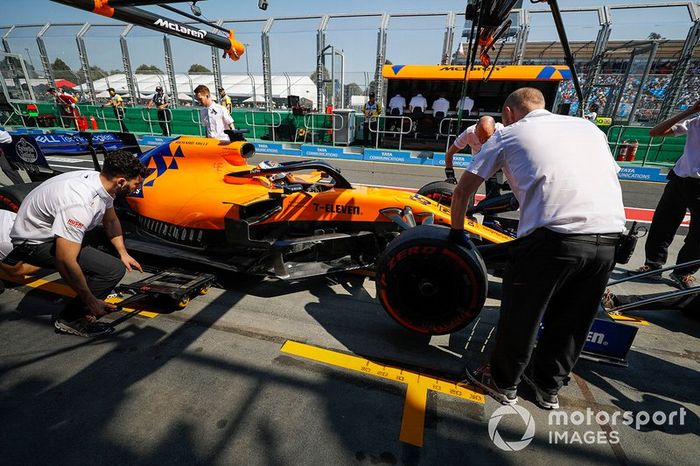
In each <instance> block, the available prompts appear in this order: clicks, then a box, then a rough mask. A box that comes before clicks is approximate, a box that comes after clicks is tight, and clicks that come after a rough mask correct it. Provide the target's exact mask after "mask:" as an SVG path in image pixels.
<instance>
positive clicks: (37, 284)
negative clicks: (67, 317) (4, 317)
mask: <svg viewBox="0 0 700 466" xmlns="http://www.w3.org/2000/svg"><path fill="white" fill-rule="evenodd" d="M0 280H5V281H8V282H13V283H17V284H19V285H22V286H26V287H28V288H34V289H37V290H41V291H46V292H48V293H53V294H58V295H61V296H67V297H69V298H74V297H75V291H73V289H72V288H71V287H70V286H68V285H65V284H63V283H57V282H52V281H49V280H44V279H43V278H34V277H32V276H29V275H25V276H24V277H22V278H18V277H10V276H9V275H7V274H5V273H4V272H2V271H0ZM105 301H106V302H108V303H112V304H117V303H119V302H121V301H122V299H121V298H107V299H105ZM133 310H134V309H133V308H128V307H125V308H124V311H127V312H130V311H133ZM139 315H140V316H143V317H148V318H151V319H152V318H154V317H156V316H158V315H159V314H158V313H157V312H149V311H141V312H139Z"/></svg>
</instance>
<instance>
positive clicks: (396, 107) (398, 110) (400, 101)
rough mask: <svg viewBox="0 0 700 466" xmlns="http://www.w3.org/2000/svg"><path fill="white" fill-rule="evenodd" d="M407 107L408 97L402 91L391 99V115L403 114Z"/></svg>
mask: <svg viewBox="0 0 700 466" xmlns="http://www.w3.org/2000/svg"><path fill="white" fill-rule="evenodd" d="M405 108H406V99H405V98H404V97H403V96H402V95H401V94H400V93H397V94H396V95H395V96H394V97H392V98H391V100H389V115H403V111H404V109H405Z"/></svg>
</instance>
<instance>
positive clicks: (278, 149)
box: [253, 142, 302, 155]
mask: <svg viewBox="0 0 700 466" xmlns="http://www.w3.org/2000/svg"><path fill="white" fill-rule="evenodd" d="M253 145H254V146H255V151H256V152H260V153H262V154H281V155H302V151H301V149H296V148H290V147H285V146H284V144H281V143H278V142H254V143H253Z"/></svg>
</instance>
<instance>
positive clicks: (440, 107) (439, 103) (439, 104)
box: [431, 95, 450, 116]
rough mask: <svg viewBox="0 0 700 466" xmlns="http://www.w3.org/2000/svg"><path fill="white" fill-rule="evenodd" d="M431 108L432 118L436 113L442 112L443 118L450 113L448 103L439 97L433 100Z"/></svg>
mask: <svg viewBox="0 0 700 466" xmlns="http://www.w3.org/2000/svg"><path fill="white" fill-rule="evenodd" d="M431 108H432V109H433V116H435V114H436V113H437V112H442V113H443V114H444V116H447V112H449V111H450V101H449V100H447V99H446V98H445V97H444V96H442V95H441V96H440V97H438V98H437V99H435V101H434V102H433V106H432V107H431Z"/></svg>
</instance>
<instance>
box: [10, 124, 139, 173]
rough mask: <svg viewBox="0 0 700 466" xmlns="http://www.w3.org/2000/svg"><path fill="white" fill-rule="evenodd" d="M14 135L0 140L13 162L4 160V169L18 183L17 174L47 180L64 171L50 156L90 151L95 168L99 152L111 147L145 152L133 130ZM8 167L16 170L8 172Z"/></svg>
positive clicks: (88, 152)
mask: <svg viewBox="0 0 700 466" xmlns="http://www.w3.org/2000/svg"><path fill="white" fill-rule="evenodd" d="M10 136H11V137H12V141H11V142H8V143H4V144H0V151H2V154H3V155H4V157H5V158H6V160H7V162H9V164H4V163H3V164H2V165H3V167H2V168H3V172H4V173H5V174H6V175H7V176H8V178H10V180H11V181H12V182H14V183H16V182H17V181H16V180H17V177H19V178H20V179H22V180H24V181H28V180H31V181H43V180H45V179H47V178H49V177H51V176H54V175H56V174H58V173H60V172H59V171H57V170H54V169H53V168H52V167H51V166H50V164H49V161H48V160H47V159H46V157H47V156H64V157H65V156H68V157H70V156H80V155H89V156H90V157H91V158H92V161H93V165H94V167H95V169H96V170H98V171H99V170H100V163H99V160H98V158H97V154H98V153H102V154H103V155H106V154H107V152H109V151H112V150H118V149H121V150H126V151H128V152H131V153H133V154H135V155H137V156H140V155H141V148H140V147H139V144H138V142H137V141H136V137H134V135H133V134H130V133H117V132H103V133H88V132H79V133H78V132H65V133H51V134H12V133H10ZM7 165H9V167H8V166H7ZM8 170H12V171H13V172H14V173H12V174H11V173H8Z"/></svg>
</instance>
